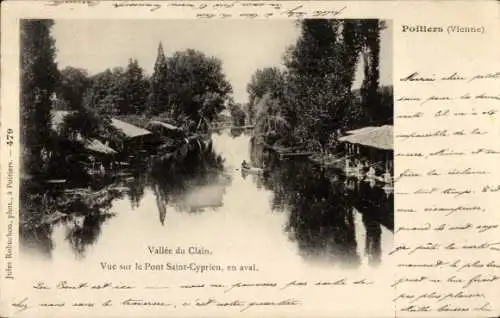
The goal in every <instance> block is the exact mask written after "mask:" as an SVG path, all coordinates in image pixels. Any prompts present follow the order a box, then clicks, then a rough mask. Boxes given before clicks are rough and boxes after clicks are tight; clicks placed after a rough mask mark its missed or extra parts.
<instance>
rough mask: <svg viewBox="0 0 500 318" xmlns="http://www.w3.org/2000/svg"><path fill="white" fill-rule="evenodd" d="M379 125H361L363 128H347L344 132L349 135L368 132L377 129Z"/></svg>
mask: <svg viewBox="0 0 500 318" xmlns="http://www.w3.org/2000/svg"><path fill="white" fill-rule="evenodd" d="M377 128H379V127H376V126H368V127H363V128H359V129H354V130H349V131H347V132H346V133H347V134H349V135H353V134H364V133H368V132H370V131H372V130H374V129H377Z"/></svg>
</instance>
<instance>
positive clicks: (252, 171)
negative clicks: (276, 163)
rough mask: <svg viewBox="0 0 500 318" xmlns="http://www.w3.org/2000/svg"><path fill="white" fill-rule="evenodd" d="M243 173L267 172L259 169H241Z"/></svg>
mask: <svg viewBox="0 0 500 318" xmlns="http://www.w3.org/2000/svg"><path fill="white" fill-rule="evenodd" d="M241 172H243V173H248V174H259V175H260V174H264V172H265V170H264V169H262V168H257V167H241Z"/></svg>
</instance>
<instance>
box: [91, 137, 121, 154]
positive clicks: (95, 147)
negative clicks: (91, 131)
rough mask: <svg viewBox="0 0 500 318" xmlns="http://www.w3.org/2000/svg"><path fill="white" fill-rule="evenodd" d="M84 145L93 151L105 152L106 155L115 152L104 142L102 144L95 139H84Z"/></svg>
mask: <svg viewBox="0 0 500 318" xmlns="http://www.w3.org/2000/svg"><path fill="white" fill-rule="evenodd" d="M84 147H85V149H87V150H91V151H95V152H99V153H102V154H107V155H112V154H115V153H116V151H115V150H114V149H112V148H111V147H108V146H106V145H105V144H103V143H102V142H100V141H99V140H97V139H88V140H85V142H84Z"/></svg>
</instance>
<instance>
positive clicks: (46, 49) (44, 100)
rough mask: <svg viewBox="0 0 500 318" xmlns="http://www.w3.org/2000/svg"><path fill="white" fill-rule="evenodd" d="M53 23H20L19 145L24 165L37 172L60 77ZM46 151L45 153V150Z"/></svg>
mask: <svg viewBox="0 0 500 318" xmlns="http://www.w3.org/2000/svg"><path fill="white" fill-rule="evenodd" d="M53 24H54V22H53V21H52V20H31V19H30V20H21V43H20V45H21V47H20V49H21V54H20V73H21V100H20V108H21V109H20V110H21V120H20V128H21V144H22V145H23V147H24V153H23V164H24V167H25V168H26V169H27V170H28V171H29V172H35V171H40V169H41V168H42V164H43V156H42V154H43V153H44V152H45V151H46V150H48V149H47V144H48V140H49V138H50V134H51V128H50V126H51V103H52V101H51V97H52V95H53V93H54V92H55V88H56V84H57V81H58V77H59V72H58V70H57V65H56V62H55V55H56V49H55V41H54V39H53V38H52V36H51V35H50V29H51V27H52V25H53ZM44 150H45V151H44Z"/></svg>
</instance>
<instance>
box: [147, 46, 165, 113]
mask: <svg viewBox="0 0 500 318" xmlns="http://www.w3.org/2000/svg"><path fill="white" fill-rule="evenodd" d="M166 74H167V60H166V58H165V53H164V52H163V45H162V44H161V42H160V44H159V45H158V54H157V56H156V62H155V67H154V71H153V75H152V76H151V84H150V85H151V90H150V92H149V96H148V112H149V113H152V114H158V113H160V112H164V111H166V110H167V107H168V106H169V105H168V104H167V103H168V99H167V95H166V92H165V87H166V82H165V78H166Z"/></svg>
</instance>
